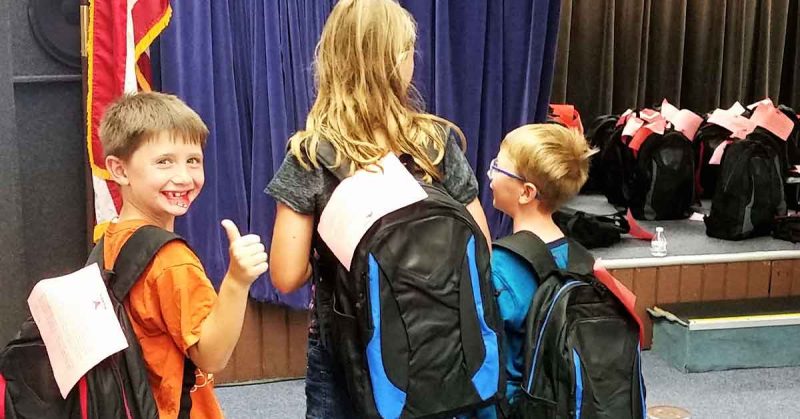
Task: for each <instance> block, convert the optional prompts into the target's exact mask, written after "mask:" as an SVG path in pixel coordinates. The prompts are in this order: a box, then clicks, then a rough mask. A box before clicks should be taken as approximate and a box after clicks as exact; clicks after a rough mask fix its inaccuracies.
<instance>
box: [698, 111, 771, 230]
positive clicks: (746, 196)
mask: <svg viewBox="0 0 800 419" xmlns="http://www.w3.org/2000/svg"><path fill="white" fill-rule="evenodd" d="M770 136H772V134H770V133H769V132H767V131H766V130H764V129H763V128H760V127H759V128H756V129H755V131H753V132H752V133H750V134H749V135H748V136H747V138H746V139H744V140H741V141H736V142H734V143H733V144H731V145H729V146H728V147H727V148H726V149H725V154H724V155H723V157H722V165H721V169H720V177H719V180H718V183H717V187H716V191H715V192H714V199H713V201H712V203H711V213H710V214H709V215H708V216H706V217H705V224H706V235H708V236H709V237H716V238H718V239H725V240H742V239H746V238H749V237H754V236H761V235H767V234H769V233H770V230H771V228H772V223H773V221H774V219H775V217H776V216H780V215H786V198H785V195H784V188H783V186H784V185H783V182H784V180H783V179H784V178H783V175H782V171H781V162H780V157H779V156H778V155H777V153H776V152H775V148H774V147H773V146H772V145H770V144H771V141H772V139H771V138H770Z"/></svg>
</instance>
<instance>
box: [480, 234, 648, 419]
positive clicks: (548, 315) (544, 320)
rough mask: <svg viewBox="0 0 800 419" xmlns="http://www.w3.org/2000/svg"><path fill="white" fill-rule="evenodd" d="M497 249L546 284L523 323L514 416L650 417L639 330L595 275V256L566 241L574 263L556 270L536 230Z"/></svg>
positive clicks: (505, 241)
mask: <svg viewBox="0 0 800 419" xmlns="http://www.w3.org/2000/svg"><path fill="white" fill-rule="evenodd" d="M495 246H499V247H503V248H505V249H508V250H510V251H512V252H514V253H516V254H517V255H519V256H520V257H522V258H523V259H524V260H526V261H527V262H528V263H529V264H530V265H531V268H532V269H533V270H534V271H535V272H536V275H537V278H539V284H540V285H539V289H538V290H537V291H536V295H535V296H534V298H533V302H532V303H531V307H530V310H529V311H528V315H527V318H526V320H525V334H526V337H525V370H524V374H523V380H522V390H523V391H522V393H521V394H520V395H519V396H518V397H517V399H516V400H515V401H514V403H513V404H512V406H511V417H516V418H525V419H529V418H537V419H538V418H604V419H626V418H644V417H645V415H646V414H645V410H646V408H645V385H644V379H643V377H642V373H641V351H640V346H639V325H638V323H637V321H636V319H635V318H633V317H632V315H631V314H630V313H629V311H628V310H627V309H626V308H625V307H624V305H623V304H622V303H621V302H620V301H619V300H618V299H617V298H616V297H615V296H614V294H612V293H611V292H610V291H609V290H608V288H606V287H605V285H603V284H602V283H601V282H600V281H599V280H598V279H597V278H596V277H595V276H594V274H593V266H594V259H593V258H592V256H591V255H590V254H589V252H588V251H587V250H586V249H584V248H583V247H582V246H581V245H579V244H578V243H575V242H574V241H571V240H569V239H568V246H569V248H568V249H569V250H568V252H569V256H568V262H567V263H568V265H567V268H566V269H558V267H557V265H556V262H555V260H554V259H553V256H552V254H551V253H550V250H549V249H548V248H547V245H546V244H545V243H544V242H542V240H541V239H540V238H539V237H538V236H536V235H535V234H533V233H531V232H528V231H521V232H518V233H515V234H513V235H511V236H508V237H506V238H503V239H500V240H498V241H496V242H495Z"/></svg>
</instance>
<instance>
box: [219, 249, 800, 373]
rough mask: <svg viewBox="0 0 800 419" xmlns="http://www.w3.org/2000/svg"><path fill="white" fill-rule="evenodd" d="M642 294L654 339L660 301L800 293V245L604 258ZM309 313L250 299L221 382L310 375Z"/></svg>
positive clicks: (640, 306) (641, 308)
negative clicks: (654, 313) (652, 313)
mask: <svg viewBox="0 0 800 419" xmlns="http://www.w3.org/2000/svg"><path fill="white" fill-rule="evenodd" d="M603 265H604V266H606V267H607V268H608V269H609V270H610V271H611V273H612V274H614V276H615V277H616V278H617V279H619V281H620V282H622V283H623V284H624V285H625V286H626V287H628V288H630V289H631V291H633V293H634V294H636V297H637V299H636V311H637V312H638V313H639V315H640V316H641V318H642V320H643V321H644V325H645V342H644V347H645V348H649V347H650V344H651V342H652V322H651V321H650V317H649V316H648V315H647V311H646V310H647V308H648V307H652V306H654V305H656V304H668V303H676V302H689V301H714V300H727V299H747V298H762V297H783V296H790V295H800V251H795V250H790V251H769V252H748V253H731V254H719V255H692V256H667V257H663V258H643V259H607V260H603ZM307 327H308V312H307V311H303V310H300V311H298V310H290V309H287V308H285V307H279V306H275V305H272V304H265V303H259V302H256V301H253V300H251V301H250V302H249V304H248V307H247V312H246V314H245V322H244V326H243V329H242V334H241V338H240V339H239V344H238V345H237V347H236V350H235V351H234V353H233V356H232V357H231V360H230V362H229V363H228V367H227V368H226V369H225V370H223V371H222V372H220V373H219V374H216V376H215V382H216V383H217V384H223V383H238V382H248V381H261V380H277V379H287V378H301V377H303V376H304V375H305V365H306V338H307Z"/></svg>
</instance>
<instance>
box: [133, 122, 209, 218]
mask: <svg viewBox="0 0 800 419" xmlns="http://www.w3.org/2000/svg"><path fill="white" fill-rule="evenodd" d="M122 166H123V167H124V179H122V180H123V182H121V184H122V186H123V189H127V191H126V192H127V193H126V194H125V196H124V203H125V205H126V206H128V207H129V208H130V211H129V212H128V215H130V216H134V217H136V218H142V219H146V220H150V221H152V222H155V223H157V224H158V225H161V226H171V225H172V223H173V222H174V219H175V217H177V216H180V215H184V214H186V212H187V211H188V210H189V206H190V205H191V204H192V202H193V201H194V200H195V198H197V195H198V194H199V193H200V190H201V189H202V188H203V183H204V182H205V173H204V171H203V149H202V147H201V146H200V144H192V143H190V142H187V141H185V140H184V139H183V138H180V137H177V138H173V137H172V136H171V134H170V133H168V132H161V133H159V134H157V135H156V136H155V137H153V138H152V139H150V140H149V141H145V142H143V143H142V144H141V146H139V148H138V149H136V151H134V152H133V154H131V156H130V158H129V159H127V161H124V162H122ZM123 212H124V211H123Z"/></svg>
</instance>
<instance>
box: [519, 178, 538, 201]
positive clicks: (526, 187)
mask: <svg viewBox="0 0 800 419" xmlns="http://www.w3.org/2000/svg"><path fill="white" fill-rule="evenodd" d="M538 194H539V190H538V189H536V185H534V184H533V183H530V182H525V183H524V184H522V193H520V195H519V204H520V205H527V204H529V203H531V202H532V201H535V200H536V196H537V195H538Z"/></svg>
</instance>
